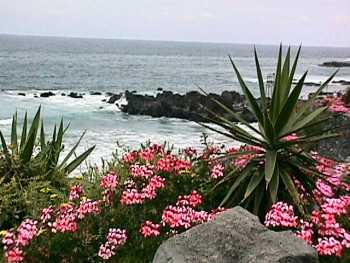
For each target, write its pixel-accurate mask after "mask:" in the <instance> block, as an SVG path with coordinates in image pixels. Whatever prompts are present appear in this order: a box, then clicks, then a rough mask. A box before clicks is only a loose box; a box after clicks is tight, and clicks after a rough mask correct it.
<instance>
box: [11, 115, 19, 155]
mask: <svg viewBox="0 0 350 263" xmlns="http://www.w3.org/2000/svg"><path fill="white" fill-rule="evenodd" d="M11 147H12V149H13V152H14V153H17V151H18V145H17V111H16V113H15V114H14V115H13V118H12V127H11Z"/></svg>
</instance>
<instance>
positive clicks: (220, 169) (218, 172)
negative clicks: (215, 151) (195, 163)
mask: <svg viewBox="0 0 350 263" xmlns="http://www.w3.org/2000/svg"><path fill="white" fill-rule="evenodd" d="M224 170H225V167H224V166H223V165H222V164H221V163H219V164H216V165H214V167H213V169H212V170H211V173H210V177H211V178H213V179H218V178H221V177H223V176H224Z"/></svg>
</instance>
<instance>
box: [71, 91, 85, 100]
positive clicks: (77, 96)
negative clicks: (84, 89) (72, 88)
mask: <svg viewBox="0 0 350 263" xmlns="http://www.w3.org/2000/svg"><path fill="white" fill-rule="evenodd" d="M68 97H71V98H74V99H82V98H83V95H82V94H78V93H77V92H71V93H69V94H68Z"/></svg>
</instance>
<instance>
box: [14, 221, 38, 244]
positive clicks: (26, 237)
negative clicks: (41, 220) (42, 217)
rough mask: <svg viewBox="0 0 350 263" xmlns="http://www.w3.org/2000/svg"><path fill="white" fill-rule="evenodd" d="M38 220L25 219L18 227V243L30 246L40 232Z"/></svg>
mask: <svg viewBox="0 0 350 263" xmlns="http://www.w3.org/2000/svg"><path fill="white" fill-rule="evenodd" d="M37 224H38V222H37V221H34V220H32V219H26V220H24V221H23V222H22V223H21V224H20V226H19V227H18V228H17V245H20V246H22V247H26V246H28V245H29V244H30V243H31V242H32V240H33V239H34V238H35V237H36V235H37V234H38V231H39V229H38V227H37Z"/></svg>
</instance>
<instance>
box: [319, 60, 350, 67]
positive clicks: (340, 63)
mask: <svg viewBox="0 0 350 263" xmlns="http://www.w3.org/2000/svg"><path fill="white" fill-rule="evenodd" d="M319 66H321V67H336V68H341V67H350V62H347V61H329V62H323V63H322V64H321V65H319Z"/></svg>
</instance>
